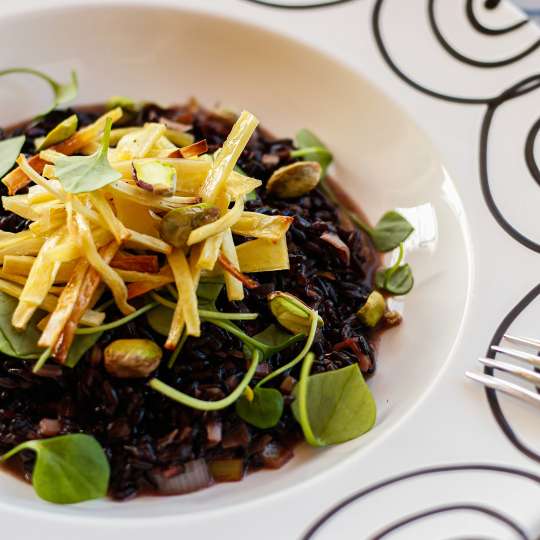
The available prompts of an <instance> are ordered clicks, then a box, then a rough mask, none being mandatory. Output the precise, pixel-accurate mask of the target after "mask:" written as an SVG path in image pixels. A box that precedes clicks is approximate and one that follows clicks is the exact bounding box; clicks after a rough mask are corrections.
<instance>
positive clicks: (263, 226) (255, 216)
mask: <svg viewBox="0 0 540 540" xmlns="http://www.w3.org/2000/svg"><path fill="white" fill-rule="evenodd" d="M293 221H294V218H293V217H289V216H268V215H266V214H259V213H258V212H243V213H242V216H241V217H240V219H239V220H238V221H237V222H236V223H235V224H234V225H233V226H232V232H233V233H234V234H240V235H242V236H249V237H252V238H266V239H268V240H279V239H280V238H281V237H282V236H283V235H285V234H286V233H287V231H288V230H289V227H290V226H291V224H292V223H293Z"/></svg>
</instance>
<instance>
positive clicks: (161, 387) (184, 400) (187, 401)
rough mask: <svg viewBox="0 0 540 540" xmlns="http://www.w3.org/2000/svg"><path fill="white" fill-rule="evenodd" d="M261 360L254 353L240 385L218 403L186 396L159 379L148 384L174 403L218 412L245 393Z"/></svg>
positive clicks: (257, 353)
mask: <svg viewBox="0 0 540 540" xmlns="http://www.w3.org/2000/svg"><path fill="white" fill-rule="evenodd" d="M260 360H261V352H260V351H259V350H257V349H256V350H255V351H254V353H253V359H252V361H251V365H250V366H249V369H248V370H247V372H246V374H245V375H244V378H243V379H242V380H241V381H240V384H239V385H238V386H237V387H236V388H235V389H234V391H233V392H231V393H230V394H229V395H228V396H227V397H225V398H223V399H220V400H218V401H204V400H202V399H197V398H194V397H192V396H189V395H188V394H184V392H180V391H179V390H176V389H175V388H173V387H172V386H169V385H168V384H165V383H164V382H162V381H160V380H159V379H152V380H151V381H150V382H149V383H148V386H150V388H152V389H153V390H155V391H156V392H160V393H161V394H163V395H164V396H166V397H168V398H170V399H172V400H174V401H177V402H178V403H181V404H182V405H186V406H187V407H191V408H192V409H198V410H200V411H218V410H220V409H225V407H228V406H229V405H232V404H233V403H234V402H235V401H236V400H237V399H238V398H239V397H240V396H241V395H242V394H243V393H244V390H245V389H246V387H247V386H248V385H249V383H250V381H251V379H252V378H253V375H255V370H256V369H257V366H258V365H259V362H260Z"/></svg>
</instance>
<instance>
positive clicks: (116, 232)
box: [88, 191, 129, 244]
mask: <svg viewBox="0 0 540 540" xmlns="http://www.w3.org/2000/svg"><path fill="white" fill-rule="evenodd" d="M88 197H89V199H90V202H91V203H92V205H93V206H94V208H95V209H96V210H97V212H98V214H100V215H101V217H102V218H103V220H104V221H105V223H106V224H107V226H108V229H109V230H110V231H111V233H112V234H113V236H114V239H115V240H116V242H117V243H118V244H121V243H122V242H123V241H124V240H127V239H128V238H129V231H128V230H127V229H126V228H125V227H124V224H123V223H122V222H121V221H120V220H119V219H118V218H117V217H116V216H115V215H114V212H113V210H112V208H111V205H110V204H109V203H108V201H107V199H106V198H105V197H104V195H103V193H100V192H99V191H94V192H93V193H89V194H88Z"/></svg>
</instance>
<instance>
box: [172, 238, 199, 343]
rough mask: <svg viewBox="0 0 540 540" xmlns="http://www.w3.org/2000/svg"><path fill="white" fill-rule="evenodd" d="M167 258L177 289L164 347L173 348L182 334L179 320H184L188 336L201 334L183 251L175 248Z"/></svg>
mask: <svg viewBox="0 0 540 540" xmlns="http://www.w3.org/2000/svg"><path fill="white" fill-rule="evenodd" d="M167 260H168V261H169V265H170V267H171V270H172V271H173V275H174V281H175V283H176V288H177V289H178V303H177V306H176V309H175V312H174V316H173V321H172V324H171V329H170V332H169V336H168V338H167V342H166V343H165V348H166V349H174V348H175V347H176V345H177V343H178V340H179V339H180V336H181V334H182V332H181V329H180V328H179V326H180V325H181V324H180V323H181V321H184V322H185V325H186V331H187V333H188V335H190V336H200V335H201V321H200V318H199V311H198V305H197V291H196V288H195V284H194V283H193V276H192V275H191V271H190V269H189V264H188V261H187V259H186V256H185V254H184V252H183V251H182V250H180V249H175V250H174V251H173V252H172V253H171V254H170V255H168V256H167ZM180 313H181V315H180Z"/></svg>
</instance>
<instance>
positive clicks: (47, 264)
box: [11, 231, 64, 329]
mask: <svg viewBox="0 0 540 540" xmlns="http://www.w3.org/2000/svg"><path fill="white" fill-rule="evenodd" d="M63 234H64V232H63V231H58V232H57V233H55V234H54V235H53V236H51V237H50V238H48V239H47V240H46V241H45V243H44V244H43V246H41V249H40V250H39V253H38V256H37V257H36V260H35V262H34V264H33V265H32V268H31V270H30V273H29V274H28V278H27V279H26V283H25V284H24V287H23V290H22V292H21V296H20V297H19V303H18V304H17V307H16V308H15V311H14V312H13V315H12V317H11V324H12V325H13V326H14V327H15V328H20V329H24V328H26V325H27V324H28V321H29V320H30V318H31V317H32V315H33V314H34V313H35V311H36V309H38V307H39V306H40V305H41V304H42V302H43V300H44V299H45V297H46V296H47V294H48V292H49V289H50V288H51V286H52V284H53V282H54V279H55V277H56V273H57V272H58V269H59V268H60V263H59V262H58V261H56V260H54V259H51V258H50V257H49V251H50V250H51V249H52V248H54V247H55V246H56V245H57V244H58V243H59V242H60V240H61V238H62V236H63Z"/></svg>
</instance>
